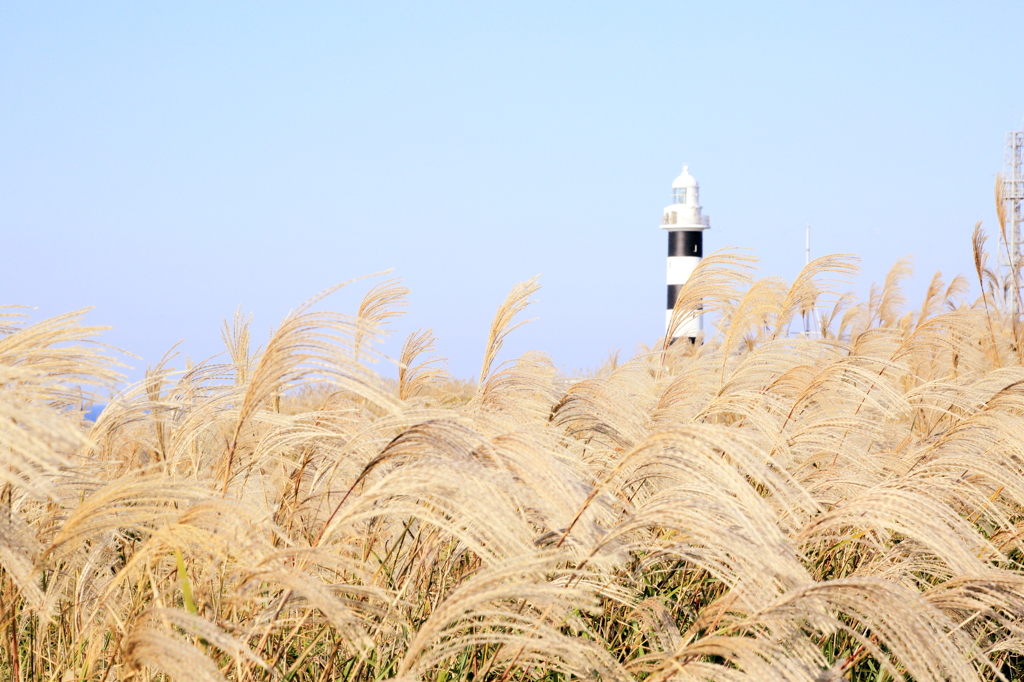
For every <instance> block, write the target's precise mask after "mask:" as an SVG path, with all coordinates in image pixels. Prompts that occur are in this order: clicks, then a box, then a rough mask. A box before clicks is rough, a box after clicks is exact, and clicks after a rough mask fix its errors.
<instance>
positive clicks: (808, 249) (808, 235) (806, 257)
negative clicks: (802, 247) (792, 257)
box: [804, 225, 811, 265]
mask: <svg viewBox="0 0 1024 682" xmlns="http://www.w3.org/2000/svg"><path fill="white" fill-rule="evenodd" d="M810 264H811V226H810V225H808V226H807V253H806V256H805V258H804V265H810Z"/></svg>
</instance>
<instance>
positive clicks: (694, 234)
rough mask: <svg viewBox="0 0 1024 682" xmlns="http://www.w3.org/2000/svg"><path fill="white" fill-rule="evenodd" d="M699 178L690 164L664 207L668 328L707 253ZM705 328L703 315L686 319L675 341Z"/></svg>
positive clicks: (694, 335)
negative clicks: (684, 289) (681, 294)
mask: <svg viewBox="0 0 1024 682" xmlns="http://www.w3.org/2000/svg"><path fill="white" fill-rule="evenodd" d="M698 191H699V190H698V188H697V181H696V180H695V179H694V177H693V176H692V175H690V168H689V166H683V172H682V173H681V174H680V175H679V177H678V178H676V179H675V180H674V181H673V182H672V203H671V204H670V205H669V206H666V207H665V213H664V214H663V215H662V217H661V229H663V230H668V310H667V311H666V313H665V329H666V333H667V330H668V325H669V321H670V320H671V318H672V308H673V306H675V304H676V298H677V297H678V296H679V290H680V289H681V288H682V286H683V285H684V284H686V280H687V279H689V278H690V275H691V274H692V273H693V270H694V268H696V267H697V263H699V262H700V259H701V257H702V256H703V255H704V230H706V229H708V228H709V227H711V220H710V218H708V216H704V215H701V214H700V205H699V204H698V203H697V198H698ZM703 328H704V319H703V316H702V315H695V316H693V317H691V318H689V319H686V320H684V321H683V323H682V324H681V325H679V328H678V329H676V331H675V334H674V336H673V340H674V339H677V338H679V337H687V338H689V339H690V341H691V342H693V341H695V340H696V338H697V333H698V332H700V331H701V330H702V329H703Z"/></svg>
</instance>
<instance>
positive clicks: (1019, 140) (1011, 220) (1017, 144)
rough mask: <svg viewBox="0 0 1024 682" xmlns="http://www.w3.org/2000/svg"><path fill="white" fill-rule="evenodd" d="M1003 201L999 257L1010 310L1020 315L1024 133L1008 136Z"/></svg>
mask: <svg viewBox="0 0 1024 682" xmlns="http://www.w3.org/2000/svg"><path fill="white" fill-rule="evenodd" d="M1001 181H1002V187H1001V190H1002V192H1001V198H1002V200H1003V207H1002V208H1003V210H1004V213H1003V215H1004V217H1005V220H1006V224H1005V229H1004V230H1003V234H1002V235H1000V239H1001V240H1002V239H1003V238H1004V236H1005V243H1004V247H1005V248H1004V249H1003V250H1002V252H1001V253H1000V254H999V261H1000V265H1001V266H1002V267H1001V269H1002V271H1003V272H1002V275H1003V290H1004V295H1005V296H1006V298H1007V299H1009V300H1008V303H1009V306H1008V307H1009V310H1010V312H1012V313H1013V314H1014V315H1020V314H1021V310H1020V301H1019V299H1018V298H1017V291H1019V290H1020V288H1021V277H1020V276H1021V265H1022V262H1024V260H1022V257H1021V234H1020V230H1021V224H1022V223H1024V213H1022V209H1024V130H1015V131H1013V132H1009V133H1007V134H1006V155H1005V157H1004V159H1003V174H1002V176H1001Z"/></svg>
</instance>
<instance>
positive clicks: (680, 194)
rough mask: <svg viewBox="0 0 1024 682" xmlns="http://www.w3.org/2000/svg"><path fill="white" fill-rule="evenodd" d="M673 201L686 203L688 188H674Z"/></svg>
mask: <svg viewBox="0 0 1024 682" xmlns="http://www.w3.org/2000/svg"><path fill="white" fill-rule="evenodd" d="M672 199H673V201H672V203H674V204H685V203H686V188H685V187H676V188H675V189H673V190H672Z"/></svg>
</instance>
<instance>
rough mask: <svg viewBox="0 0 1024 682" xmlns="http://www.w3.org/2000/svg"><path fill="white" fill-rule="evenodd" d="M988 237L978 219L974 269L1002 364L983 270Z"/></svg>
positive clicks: (973, 241) (995, 347) (972, 237)
mask: <svg viewBox="0 0 1024 682" xmlns="http://www.w3.org/2000/svg"><path fill="white" fill-rule="evenodd" d="M986 239H988V237H986V236H985V232H984V231H983V230H982V229H981V221H978V222H977V223H976V224H975V225H974V234H973V235H972V236H971V245H972V247H973V250H974V270H975V272H977V274H978V286H979V287H980V288H981V300H982V302H983V303H984V304H985V315H986V316H987V317H988V328H989V335H990V337H991V339H992V352H993V353H994V354H995V357H996V363H997V364H1000V365H1001V364H1002V363H1001V362H1000V361H999V342H998V341H996V330H995V327H994V326H993V325H992V309H991V307H989V304H988V297H987V296H986V295H985V282H984V277H983V276H982V272H983V271H984V270H985V261H986V260H987V258H988V254H986V253H985V240H986Z"/></svg>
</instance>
